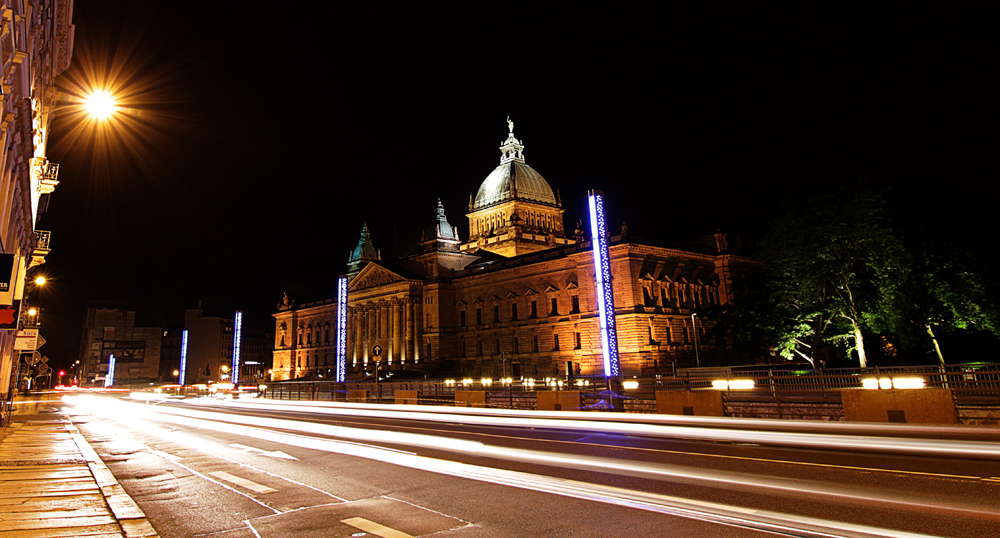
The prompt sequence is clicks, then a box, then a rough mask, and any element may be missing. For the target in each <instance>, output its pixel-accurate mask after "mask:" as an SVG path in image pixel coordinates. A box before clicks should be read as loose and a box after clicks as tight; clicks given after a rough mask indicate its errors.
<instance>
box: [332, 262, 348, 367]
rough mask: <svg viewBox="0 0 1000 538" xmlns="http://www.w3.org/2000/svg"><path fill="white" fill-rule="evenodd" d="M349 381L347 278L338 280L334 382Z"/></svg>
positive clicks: (343, 277)
mask: <svg viewBox="0 0 1000 538" xmlns="http://www.w3.org/2000/svg"><path fill="white" fill-rule="evenodd" d="M346 379H347V277H346V276H342V277H340V278H339V279H337V373H336V376H335V377H334V381H336V382H337V383H343V382H344V381H345V380H346Z"/></svg>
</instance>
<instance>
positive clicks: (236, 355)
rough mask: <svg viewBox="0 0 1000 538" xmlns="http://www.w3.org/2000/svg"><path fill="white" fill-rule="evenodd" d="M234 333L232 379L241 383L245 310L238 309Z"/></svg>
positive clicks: (236, 383)
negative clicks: (241, 350)
mask: <svg viewBox="0 0 1000 538" xmlns="http://www.w3.org/2000/svg"><path fill="white" fill-rule="evenodd" d="M234 330H235V333H234V334H233V373H232V376H230V381H232V382H233V384H234V385H239V384H240V335H241V334H242V333H243V311H242V310H237V311H236V327H235V329H234Z"/></svg>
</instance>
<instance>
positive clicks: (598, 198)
mask: <svg viewBox="0 0 1000 538" xmlns="http://www.w3.org/2000/svg"><path fill="white" fill-rule="evenodd" d="M588 201H589V203H590V234H591V238H592V239H591V243H592V244H593V248H594V273H595V274H596V275H597V307H598V309H599V311H600V317H599V319H600V320H601V351H602V352H603V354H604V375H605V376H606V377H617V376H618V333H617V331H616V330H615V301H614V296H613V295H612V293H611V256H610V254H609V253H608V234H607V228H606V227H605V224H604V194H603V193H602V192H601V191H590V192H589V193H588Z"/></svg>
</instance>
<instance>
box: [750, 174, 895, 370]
mask: <svg viewBox="0 0 1000 538" xmlns="http://www.w3.org/2000/svg"><path fill="white" fill-rule="evenodd" d="M793 202H794V203H793V204H792V205H791V207H790V208H789V210H788V211H787V213H786V214H785V215H784V216H783V217H781V218H779V219H778V220H777V221H775V223H774V224H773V225H772V227H771V230H770V232H769V234H768V235H767V237H766V238H765V240H764V242H763V250H762V253H761V254H762V259H763V261H764V263H765V266H766V268H767V274H768V280H769V286H770V297H771V303H772V306H773V311H772V316H773V322H774V324H775V325H776V327H777V331H776V332H777V338H778V341H777V348H778V351H779V353H781V354H782V356H785V357H792V356H794V355H798V356H800V357H803V358H805V359H806V360H809V361H810V362H812V363H813V364H815V360H816V358H817V351H818V350H819V349H820V347H821V346H822V344H823V343H824V342H833V343H836V344H841V345H845V346H846V347H847V350H848V352H851V351H856V352H857V354H858V361H859V363H860V365H861V366H862V367H866V366H867V355H866V353H865V346H864V333H865V331H866V329H868V328H869V327H870V326H871V325H872V324H873V321H875V319H873V318H880V317H881V316H882V315H883V314H882V310H884V308H882V307H881V306H880V305H882V304H884V303H886V302H889V303H892V302H894V300H893V297H894V296H895V295H896V294H897V288H898V285H897V284H896V283H897V282H898V279H899V276H900V274H902V272H904V271H905V266H904V265H903V264H902V263H901V260H902V259H903V258H902V256H903V249H902V246H901V244H900V243H899V241H898V240H897V239H896V238H895V237H894V236H893V234H892V232H891V230H890V229H889V228H887V227H885V223H884V212H885V207H884V205H885V204H884V202H883V200H882V198H881V197H880V196H879V195H878V194H877V193H874V192H871V191H870V190H868V189H865V188H863V187H861V186H858V185H848V186H841V187H835V188H832V189H829V190H826V191H824V192H821V193H819V194H816V195H812V196H808V197H799V198H796V199H793Z"/></svg>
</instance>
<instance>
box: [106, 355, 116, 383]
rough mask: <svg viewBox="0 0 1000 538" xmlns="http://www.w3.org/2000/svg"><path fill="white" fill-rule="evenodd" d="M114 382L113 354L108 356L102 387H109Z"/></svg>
mask: <svg viewBox="0 0 1000 538" xmlns="http://www.w3.org/2000/svg"><path fill="white" fill-rule="evenodd" d="M114 384H115V354H114V353H112V354H111V355H110V357H109V358H108V375H106V376H104V388H110V387H111V385H114Z"/></svg>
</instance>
